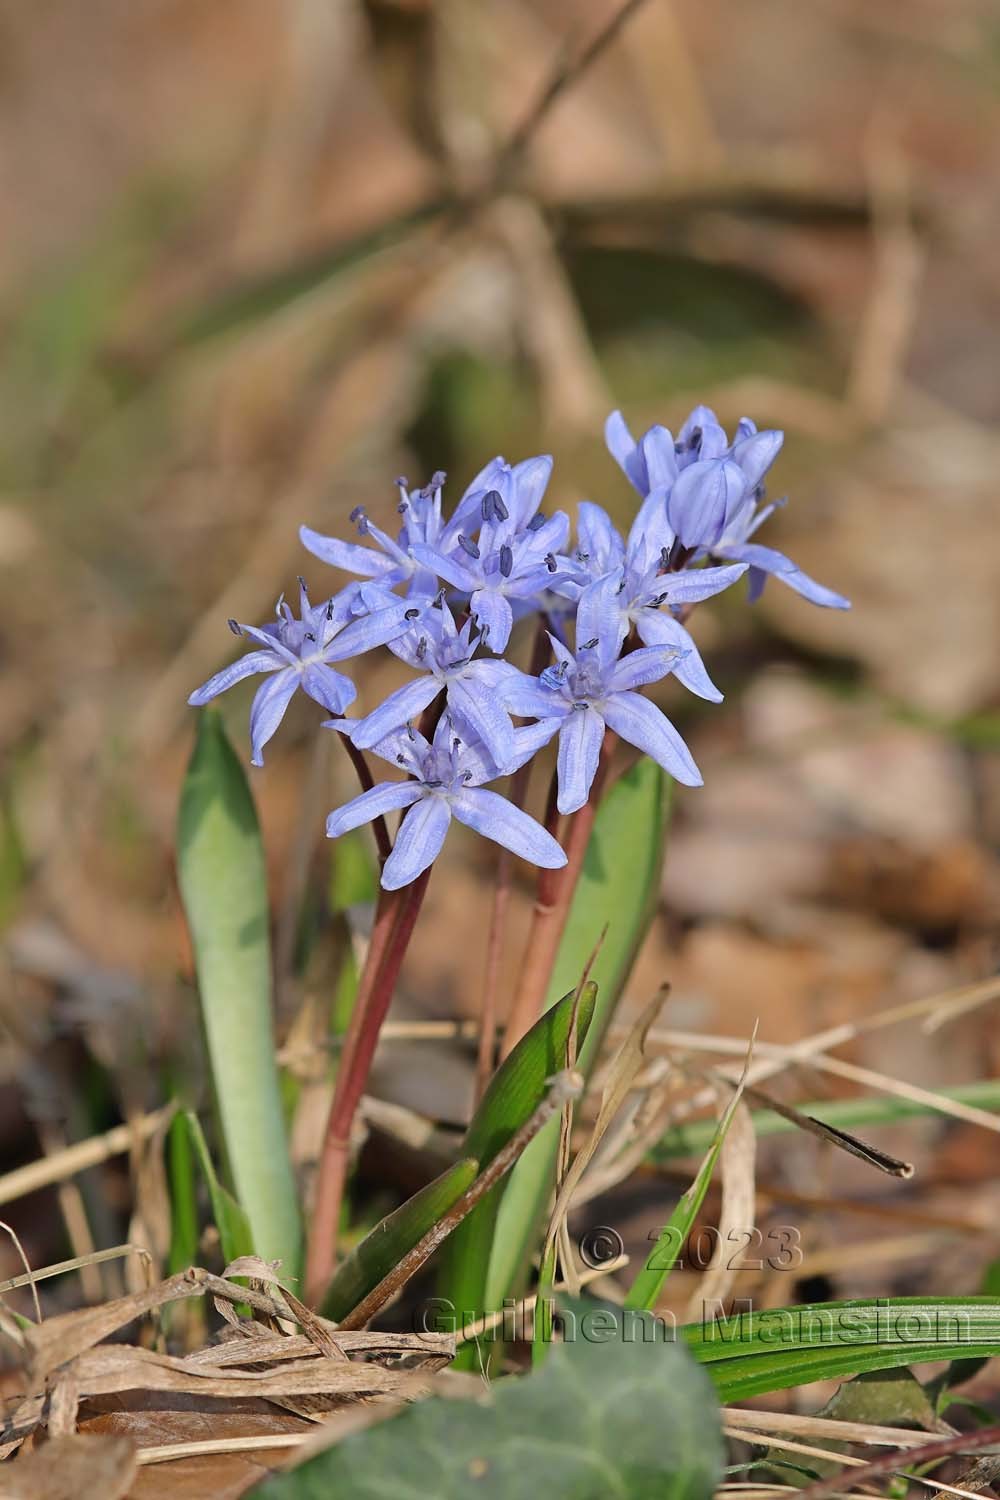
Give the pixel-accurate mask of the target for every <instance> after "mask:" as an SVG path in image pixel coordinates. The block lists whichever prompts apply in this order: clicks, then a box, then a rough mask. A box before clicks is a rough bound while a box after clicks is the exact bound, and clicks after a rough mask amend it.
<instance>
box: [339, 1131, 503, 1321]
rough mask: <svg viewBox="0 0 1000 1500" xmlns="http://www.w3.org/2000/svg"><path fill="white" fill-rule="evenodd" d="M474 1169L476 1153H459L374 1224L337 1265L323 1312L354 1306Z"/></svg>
mask: <svg viewBox="0 0 1000 1500" xmlns="http://www.w3.org/2000/svg"><path fill="white" fill-rule="evenodd" d="M478 1174H479V1163H478V1161H476V1159H475V1157H471V1156H466V1157H463V1158H462V1160H461V1161H457V1162H455V1164H454V1165H453V1166H451V1167H449V1168H448V1169H447V1170H446V1171H444V1172H442V1173H441V1175H440V1176H439V1177H435V1178H434V1181H433V1182H429V1183H428V1184H427V1186H426V1187H424V1188H421V1189H420V1191H419V1193H415V1194H414V1195H413V1197H412V1198H409V1199H408V1200H407V1201H406V1202H405V1203H404V1204H402V1205H401V1206H400V1207H399V1208H397V1209H396V1210H395V1211H394V1212H393V1213H391V1214H387V1215H386V1217H385V1218H384V1219H382V1220H381V1222H380V1223H378V1224H376V1225H375V1227H374V1229H373V1230H372V1231H371V1233H370V1234H368V1235H366V1236H365V1238H364V1239H363V1240H362V1241H361V1243H360V1244H359V1245H357V1246H355V1248H354V1249H353V1250H352V1251H351V1253H350V1254H349V1255H348V1256H346V1257H345V1259H344V1260H343V1262H342V1263H341V1265H340V1266H339V1267H338V1268H337V1273H336V1275H335V1276H334V1278H333V1280H332V1281H331V1282H330V1285H329V1286H328V1287H327V1289H326V1295H325V1297H324V1298H323V1304H322V1313H323V1316H324V1317H325V1318H335V1319H339V1318H344V1317H346V1316H347V1314H348V1313H349V1312H350V1311H351V1309H352V1308H355V1307H357V1305H358V1303H359V1302H361V1301H362V1300H363V1299H364V1298H365V1297H367V1295H368V1293H369V1292H370V1291H373V1290H374V1288H375V1287H377V1286H378V1284H379V1282H380V1281H381V1280H382V1279H383V1277H385V1276H387V1275H388V1274H389V1272H390V1271H391V1270H392V1269H393V1267H394V1266H396V1265H398V1263H399V1262H400V1261H401V1260H402V1258H403V1256H404V1255H406V1254H407V1253H408V1251H410V1250H412V1249H413V1247H414V1245H416V1244H417V1242H418V1241H419V1240H421V1239H423V1237H424V1235H425V1234H426V1233H427V1231H428V1230H429V1229H433V1227H434V1225H435V1224H436V1223H437V1221H438V1220H439V1219H440V1218H442V1217H443V1215H444V1214H446V1213H447V1212H448V1210H449V1208H451V1206H452V1204H453V1203H455V1202H457V1200H458V1199H459V1198H460V1197H461V1196H462V1194H463V1193H464V1192H465V1191H466V1189H467V1188H470V1187H471V1186H472V1184H473V1182H474V1181H475V1180H476V1177H477V1176H478Z"/></svg>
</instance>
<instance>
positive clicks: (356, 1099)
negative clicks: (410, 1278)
mask: <svg viewBox="0 0 1000 1500" xmlns="http://www.w3.org/2000/svg"><path fill="white" fill-rule="evenodd" d="M429 879H430V870H429V869H427V870H425V871H424V873H423V874H422V875H419V876H418V877H417V879H416V880H415V881H414V882H413V883H412V885H408V886H404V887H403V889H402V890H400V891H393V892H391V893H390V894H389V895H388V896H387V897H386V898H385V899H384V900H383V901H382V902H380V904H379V911H378V915H377V918H376V923H375V928H374V930H373V932H372V941H371V945H370V947H369V950H368V960H367V962H366V964H365V970H364V974H363V975H362V979H361V983H360V985H359V987H358V995H357V999H356V1000H355V1003H354V1010H353V1012H352V1014H351V1024H350V1026H349V1028H348V1032H347V1036H346V1038H345V1042H344V1050H343V1054H342V1057H341V1062H340V1067H339V1069H338V1071H337V1082H336V1085H335V1086H334V1091H333V1101H332V1103H331V1105H330V1114H329V1117H328V1119H327V1123H326V1133H325V1136H324V1139H323V1148H322V1152H321V1154H320V1162H319V1171H318V1174H317V1179H316V1201H315V1204H314V1207H313V1216H312V1224H311V1226H310V1232H309V1245H308V1250H307V1253H306V1301H307V1302H310V1303H312V1304H314V1305H318V1304H319V1302H320V1301H321V1300H322V1297H323V1293H324V1292H325V1290H326V1287H327V1284H328V1282H329V1280H330V1278H331V1276H332V1275H333V1268H334V1261H335V1259H336V1253H337V1236H338V1232H339V1228H340V1205H341V1202H342V1201H343V1196H344V1186H345V1184H346V1181H347V1170H348V1166H349V1163H350V1144H351V1128H352V1126H353V1124H354V1116H355V1115H356V1113H357V1109H358V1104H359V1103H360V1101H361V1095H362V1094H363V1092H364V1087H365V1084H366V1083H367V1081H368V1074H369V1072H370V1070H371V1064H372V1058H373V1057H374V1056H375V1048H376V1047H377V1046H378V1039H379V1033H380V1032H381V1030H382V1023H383V1021H384V1020H385V1018H386V1014H387V1013H388V1010H389V1006H390V1005H391V1003H392V997H393V993H394V991H395V988H396V981H397V979H398V978H399V971H400V968H401V967H402V963H403V958H404V956H405V954H406V949H407V947H408V945H409V942H410V938H411V937H412V935H413V928H414V925H415V923H416V920H417V916H418V915H419V912H420V907H421V903H422V902H423V899H424V893H425V891H426V890H427V882H428V881H429Z"/></svg>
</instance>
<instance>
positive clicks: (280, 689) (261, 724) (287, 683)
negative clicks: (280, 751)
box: [250, 667, 301, 766]
mask: <svg viewBox="0 0 1000 1500" xmlns="http://www.w3.org/2000/svg"><path fill="white" fill-rule="evenodd" d="M300 681H301V674H300V673H299V672H295V671H293V670H292V669H291V668H290V667H285V669H284V670H283V671H281V672H277V673H276V674H275V675H274V676H273V677H268V678H267V680H266V681H265V682H262V683H261V685H260V687H259V688H258V689H257V691H256V693H255V694H254V700H253V703H252V704H251V706H250V748H251V750H252V751H253V754H252V755H251V757H250V760H251V763H252V764H253V765H255V766H262V765H263V764H264V746H265V745H266V744H267V742H268V740H269V739H270V738H271V736H272V735H273V733H274V731H275V730H276V729H277V727H278V725H279V724H280V723H281V721H282V719H283V718H284V717H285V709H286V708H287V707H288V705H289V703H290V701H291V699H292V697H293V695H294V693H295V689H296V688H297V687H298V686H299V683H300Z"/></svg>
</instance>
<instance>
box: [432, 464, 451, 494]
mask: <svg viewBox="0 0 1000 1500" xmlns="http://www.w3.org/2000/svg"><path fill="white" fill-rule="evenodd" d="M447 478H448V475H447V474H446V473H445V471H444V469H435V470H434V473H433V474H432V475H431V482H430V485H429V488H430V489H432V490H439V489H441V488H442V486H443V485H444V482H445V480H446V479H447Z"/></svg>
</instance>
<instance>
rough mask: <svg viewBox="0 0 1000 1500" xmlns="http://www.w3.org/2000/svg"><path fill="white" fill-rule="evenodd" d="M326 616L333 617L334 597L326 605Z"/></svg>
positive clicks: (329, 618)
mask: <svg viewBox="0 0 1000 1500" xmlns="http://www.w3.org/2000/svg"><path fill="white" fill-rule="evenodd" d="M326 618H327V620H332V619H333V600H332V599H331V600H330V601H329V603H328V604H327V606H326Z"/></svg>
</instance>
